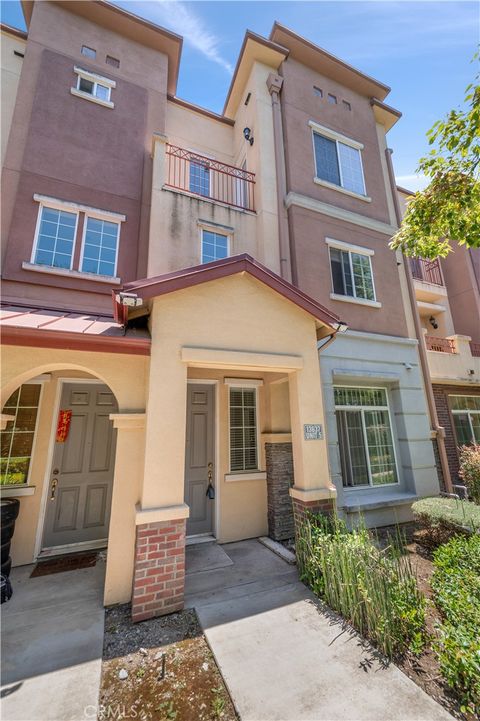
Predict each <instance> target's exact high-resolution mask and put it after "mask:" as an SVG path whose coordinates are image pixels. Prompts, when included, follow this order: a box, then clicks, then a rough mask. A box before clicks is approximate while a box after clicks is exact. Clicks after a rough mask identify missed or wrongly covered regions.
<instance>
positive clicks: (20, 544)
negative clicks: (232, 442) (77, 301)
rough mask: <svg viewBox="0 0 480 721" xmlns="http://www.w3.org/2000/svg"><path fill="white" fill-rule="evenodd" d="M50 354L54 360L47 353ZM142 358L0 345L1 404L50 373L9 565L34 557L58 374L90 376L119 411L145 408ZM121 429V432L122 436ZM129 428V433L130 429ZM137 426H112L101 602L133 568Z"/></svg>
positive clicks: (126, 588) (115, 594) (140, 439)
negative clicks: (111, 482) (112, 470)
mask: <svg viewBox="0 0 480 721" xmlns="http://www.w3.org/2000/svg"><path fill="white" fill-rule="evenodd" d="M53 358H54V362H52V359H53ZM147 371H148V358H146V357H143V356H127V355H118V354H111V353H87V352H74V351H67V350H55V351H52V350H51V349H48V348H22V347H18V346H4V347H3V348H2V385H1V388H2V407H3V405H4V403H5V401H6V400H7V399H8V398H9V396H10V395H11V394H12V393H13V391H14V390H15V389H16V388H17V387H18V386H19V385H21V384H22V383H23V382H25V381H27V380H31V379H32V378H35V377H36V376H38V375H40V374H43V373H51V380H47V381H46V382H44V383H43V391H42V396H41V403H40V409H39V413H40V415H39V419H38V425H37V434H36V439H35V447H34V455H33V458H32V465H31V471H30V478H29V483H30V484H32V485H34V486H35V493H34V494H33V495H32V496H24V497H22V498H21V500H20V514H19V517H18V520H17V523H16V526H15V534H14V537H13V543H12V550H11V555H12V560H13V564H14V565H23V564H26V563H32V562H33V561H34V560H35V551H36V539H37V534H39V533H41V528H40V529H39V524H41V523H42V522H43V521H42V507H43V504H44V503H45V502H46V499H45V482H47V483H48V473H49V468H48V463H49V450H50V444H51V439H52V429H53V428H54V426H55V420H56V419H55V418H54V413H55V401H56V399H57V390H58V383H59V379H60V378H76V377H85V376H86V375H87V374H88V375H89V376H90V377H92V376H93V377H96V378H99V379H100V380H102V381H103V382H104V383H106V384H107V385H108V386H109V387H110V388H111V390H112V391H113V392H114V394H115V397H116V399H117V403H118V406H119V410H120V411H122V412H124V413H129V412H130V413H132V412H135V411H143V410H144V408H145V394H146V378H147ZM122 433H124V434H126V435H123V436H122ZM131 434H133V435H131ZM143 454H144V436H143V430H132V431H130V432H128V433H127V431H122V430H121V429H119V430H118V436H117V451H116V460H115V475H114V487H113V498H112V513H111V521H110V531H109V539H110V543H109V548H108V559H107V581H106V587H105V589H106V599H107V600H106V602H108V603H114V602H115V603H119V602H124V601H128V600H129V598H130V590H131V577H132V571H133V549H134V541H135V504H136V503H137V502H138V501H139V499H140V492H139V489H140V486H141V480H142V478H143Z"/></svg>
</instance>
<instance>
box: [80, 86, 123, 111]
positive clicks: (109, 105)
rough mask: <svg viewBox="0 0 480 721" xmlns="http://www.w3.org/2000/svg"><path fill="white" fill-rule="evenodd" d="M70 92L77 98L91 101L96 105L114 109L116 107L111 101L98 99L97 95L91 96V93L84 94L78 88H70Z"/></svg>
mask: <svg viewBox="0 0 480 721" xmlns="http://www.w3.org/2000/svg"><path fill="white" fill-rule="evenodd" d="M70 92H71V94H72V95H75V96H76V97H77V98H83V99H84V100H89V101H90V102H91V103H96V104H97V105H103V107H104V108H114V107H115V105H114V104H113V103H112V101H111V100H102V99H101V98H96V97H95V95H90V93H84V92H82V91H81V90H77V88H70Z"/></svg>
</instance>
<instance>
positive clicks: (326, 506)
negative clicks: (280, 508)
mask: <svg viewBox="0 0 480 721" xmlns="http://www.w3.org/2000/svg"><path fill="white" fill-rule="evenodd" d="M292 501H293V517H294V519H295V530H296V529H297V528H298V527H299V525H300V524H301V523H302V522H303V521H304V520H305V516H306V515H307V513H315V514H321V515H324V516H329V515H331V514H332V513H334V511H335V499H334V498H322V499H319V500H317V501H303V500H300V499H299V498H292Z"/></svg>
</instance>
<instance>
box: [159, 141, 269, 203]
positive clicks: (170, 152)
mask: <svg viewBox="0 0 480 721" xmlns="http://www.w3.org/2000/svg"><path fill="white" fill-rule="evenodd" d="M165 152H166V162H167V168H166V179H165V184H164V187H165V188H171V189H172V190H178V191H181V192H184V193H187V194H188V195H193V196H195V197H200V198H204V199H205V200H213V201H215V202H217V203H223V204H225V205H228V206H230V207H232V208H238V209H239V210H248V211H252V212H254V211H255V204H254V187H255V173H251V172H249V171H248V170H245V169H244V168H237V167H235V166H234V165H228V164H227V163H220V162H218V161H217V160H213V159H212V158H208V157H207V156H205V155H199V154H198V153H195V152H192V151H190V150H185V149H184V148H179V147H178V146H176V145H170V144H169V143H167V144H166V151H165Z"/></svg>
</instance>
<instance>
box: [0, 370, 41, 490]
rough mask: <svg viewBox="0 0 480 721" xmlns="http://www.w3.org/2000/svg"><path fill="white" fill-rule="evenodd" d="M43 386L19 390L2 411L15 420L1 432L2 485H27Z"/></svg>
mask: <svg viewBox="0 0 480 721" xmlns="http://www.w3.org/2000/svg"><path fill="white" fill-rule="evenodd" d="M41 388H42V386H41V384H40V383H26V384H24V385H22V386H20V388H17V390H16V391H15V393H13V394H12V395H11V396H10V398H9V399H8V401H7V402H6V403H5V407H4V409H3V411H4V413H5V414H6V415H9V416H13V420H12V421H8V423H7V425H6V428H5V430H4V431H2V432H1V434H0V436H1V470H0V484H1V485H2V486H3V485H6V486H10V485H16V484H19V483H26V482H27V480H28V471H29V468H30V460H31V457H32V452H33V442H34V440H35V431H36V427H37V415H38V406H39V403H40V392H41Z"/></svg>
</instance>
